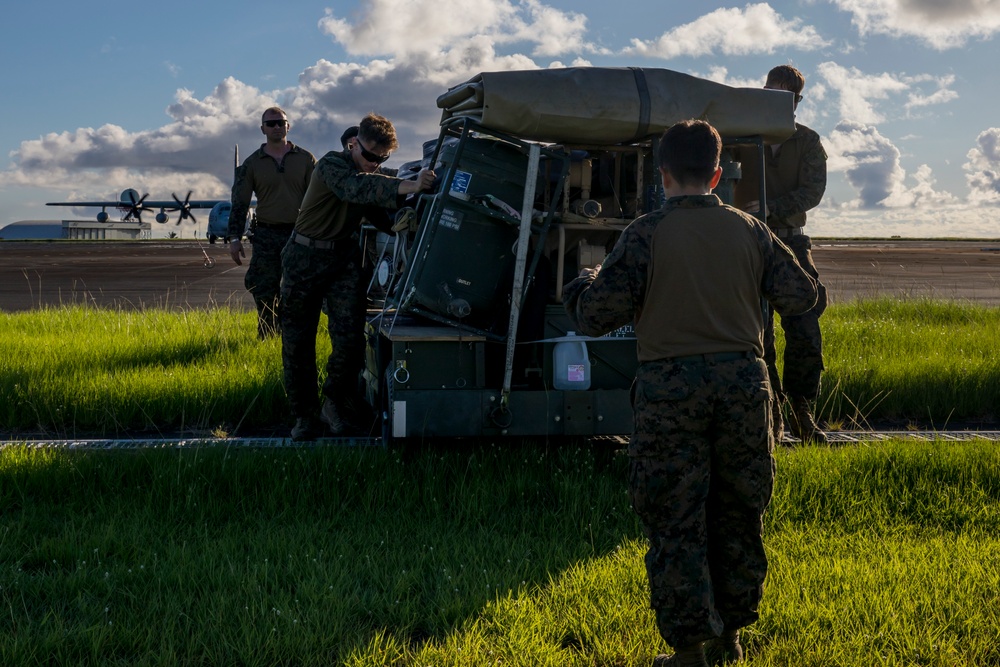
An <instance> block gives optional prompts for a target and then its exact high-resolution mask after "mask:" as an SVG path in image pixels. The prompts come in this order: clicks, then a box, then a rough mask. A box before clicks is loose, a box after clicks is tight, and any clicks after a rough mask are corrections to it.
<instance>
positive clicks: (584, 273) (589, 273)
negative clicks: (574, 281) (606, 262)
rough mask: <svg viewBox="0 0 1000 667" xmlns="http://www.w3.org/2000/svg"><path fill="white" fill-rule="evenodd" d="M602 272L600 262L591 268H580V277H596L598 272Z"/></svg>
mask: <svg viewBox="0 0 1000 667" xmlns="http://www.w3.org/2000/svg"><path fill="white" fill-rule="evenodd" d="M600 272H601V265H600V264H598V265H597V266H595V267H594V268H592V269H589V268H583V269H580V277H581V278H596V277H597V274H598V273H600Z"/></svg>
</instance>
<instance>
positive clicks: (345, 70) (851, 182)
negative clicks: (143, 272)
mask: <svg viewBox="0 0 1000 667" xmlns="http://www.w3.org/2000/svg"><path fill="white" fill-rule="evenodd" d="M998 31H1000V0H948V1H945V0H798V1H796V0H772V1H770V2H751V3H746V4H739V3H713V2H699V3H696V2H676V1H674V0H667V1H664V0H641V1H632V0H616V1H614V2H610V1H598V0H358V1H353V0H337V1H336V2H330V1H329V0H328V1H326V2H313V1H312V0H297V1H296V2H287V3H285V2H274V1H272V2H260V1H258V0H244V2H241V3H239V4H238V5H237V4H235V3H213V2H204V1H201V2H193V1H191V0H175V1H173V2H170V3H137V2H123V1H118V0H93V2H88V3H80V2H72V3H71V2H66V1H65V0H34V1H33V2H22V3H14V4H12V5H11V6H10V7H6V8H5V9H4V20H3V22H2V23H0V56H2V57H3V62H4V64H5V67H4V69H3V74H2V75H0V82H2V85H0V89H2V93H3V100H4V101H5V104H4V106H5V110H6V113H5V115H6V118H4V122H3V124H2V130H0V154H2V156H3V157H5V158H6V159H3V160H0V227H2V226H3V225H5V224H8V223H10V222H14V221H17V220H34V219H58V218H76V219H81V218H82V219H88V218H90V217H92V216H95V215H96V213H97V211H96V210H95V209H79V210H77V209H57V208H52V207H47V206H45V203H46V202H51V201H71V200H80V201H82V200H92V199H100V200H103V199H110V200H113V199H117V198H118V195H119V193H120V192H121V191H122V190H124V189H125V188H127V187H133V188H135V189H136V190H138V191H139V192H140V193H146V192H148V193H150V199H151V200H153V199H170V195H171V193H177V194H178V196H180V197H182V198H183V196H184V195H185V194H186V193H187V192H188V191H189V190H190V191H193V195H192V198H194V199H213V198H219V199H228V197H229V191H230V187H231V185H232V168H233V151H234V147H236V146H238V147H239V151H240V155H241V156H242V157H245V156H246V155H248V154H249V153H250V152H251V151H253V150H254V149H256V148H257V146H259V145H260V143H262V142H263V136H262V135H261V133H260V129H259V126H260V114H261V112H262V111H263V109H265V108H266V107H268V106H271V105H272V104H279V105H280V106H281V107H283V108H284V109H285V110H286V111H287V113H288V116H289V118H290V120H291V124H292V125H291V131H290V133H289V139H291V140H292V141H293V142H295V143H297V144H299V145H302V146H303V147H305V148H307V149H309V150H310V151H312V152H313V153H314V154H315V155H316V156H317V157H319V156H321V155H322V154H323V153H325V152H327V151H328V150H332V149H335V148H339V136H340V133H341V132H342V131H343V129H345V128H346V127H348V126H350V125H354V124H356V123H357V121H358V120H360V118H361V117H362V116H364V115H365V114H366V113H368V112H370V111H374V112H376V113H379V114H382V115H384V116H386V117H388V118H389V119H390V120H392V121H393V123H394V125H395V126H396V129H397V132H398V135H399V139H400V148H399V150H398V151H397V152H396V153H395V154H394V156H393V159H392V160H391V161H390V162H389V164H390V165H393V164H400V163H403V162H406V161H408V160H412V159H415V158H417V157H419V155H420V152H421V145H422V143H423V142H424V141H426V140H428V139H433V138H435V137H436V136H437V133H438V125H439V122H440V119H441V115H440V110H439V109H438V108H437V106H436V104H435V102H436V99H437V97H438V96H439V95H441V94H442V93H444V92H445V91H447V90H448V89H449V88H450V87H452V86H454V85H457V84H459V83H462V82H463V81H466V80H467V79H469V78H471V77H472V76H474V75H475V74H477V73H479V72H484V71H496V70H510V69H535V68H549V67H571V66H573V67H575V66H595V67H649V68H664V69H670V70H675V71H678V72H684V73H687V74H692V75H694V76H698V77H702V78H706V79H710V80H713V81H718V82H721V83H725V84H728V85H733V86H751V87H759V86H762V85H763V83H764V78H765V76H766V74H767V71H768V70H769V69H770V68H771V67H773V66H774V65H778V64H786V63H787V64H791V65H794V66H795V67H797V68H798V69H799V70H801V71H802V73H803V74H804V75H805V77H806V88H805V90H804V91H803V95H804V99H803V101H802V103H801V104H800V105H799V108H798V112H797V121H798V122H800V123H803V124H805V125H808V126H809V127H812V128H813V129H815V130H816V131H817V132H819V133H820V136H821V137H822V140H823V143H824V146H825V148H826V151H827V153H828V155H829V161H828V165H829V178H828V186H827V191H826V195H825V197H824V200H823V203H822V204H821V205H820V206H819V207H817V208H816V209H814V210H813V211H812V212H811V213H810V218H809V222H808V229H809V233H810V234H812V235H813V236H836V237H889V236H902V237H960V238H991V239H992V238H1000V231H998V229H997V224H996V223H997V213H998V211H1000V208H998V205H1000V116H998V115H997V109H1000V86H998V85H997V79H998V75H997V73H996V72H995V70H993V69H992V68H993V67H996V66H997V63H1000V57H998V55H1000V50H998V45H997V41H996V40H995V39H994V37H995V35H996V33H997V32H998ZM202 217H204V218H206V220H204V221H202V220H201V218H199V220H200V223H201V224H202V225H203V224H204V223H205V222H207V214H205V215H204V216H202ZM153 227H154V236H164V235H166V233H167V232H169V231H177V230H178V229H179V228H177V227H175V226H174V224H173V222H172V221H171V222H169V223H168V224H167V225H158V224H157V223H155V222H154V223H153ZM180 229H181V231H182V235H184V236H192V235H194V233H195V232H196V231H198V232H201V230H200V229H195V228H194V227H193V226H192V224H191V223H190V222H185V223H184V227H183V228H180Z"/></svg>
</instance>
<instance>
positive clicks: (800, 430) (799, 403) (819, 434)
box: [790, 396, 827, 444]
mask: <svg viewBox="0 0 1000 667" xmlns="http://www.w3.org/2000/svg"><path fill="white" fill-rule="evenodd" d="M791 403H792V419H791V423H790V426H791V429H792V434H793V435H795V437H796V438H798V439H799V440H801V441H802V442H815V443H820V444H824V443H826V441H827V439H826V433H823V431H821V430H820V428H819V426H816V420H815V419H813V414H812V406H811V405H810V404H809V400H808V399H805V398H800V397H797V396H796V397H792V399H791Z"/></svg>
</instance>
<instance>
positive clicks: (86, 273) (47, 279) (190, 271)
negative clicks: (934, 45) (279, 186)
mask: <svg viewBox="0 0 1000 667" xmlns="http://www.w3.org/2000/svg"><path fill="white" fill-rule="evenodd" d="M250 252H252V250H251V249H250V248H249V247H248V257H247V259H246V260H244V263H243V266H236V265H235V264H234V263H233V261H232V259H231V258H230V257H229V252H228V248H227V247H226V246H224V245H221V244H217V245H209V244H208V243H202V244H199V243H196V242H192V241H166V240H161V241H137V242H131V241H119V242H88V241H40V242H24V241H17V242H15V241H4V242H0V310H2V311H22V310H30V309H33V308H39V307H43V306H58V305H61V304H73V303H88V304H92V305H95V306H100V307H110V308H149V307H158V308H178V309H182V308H203V307H212V306H216V305H220V304H226V305H231V306H233V307H237V308H241V309H247V310H249V309H252V308H253V300H252V299H251V298H250V296H249V295H248V294H247V292H246V289H245V288H244V286H243V277H244V275H245V274H246V268H247V264H248V262H249V253H250ZM813 257H814V259H815V261H816V264H817V266H818V267H819V272H820V277H821V279H822V280H823V282H824V284H825V285H826V286H827V289H828V291H829V293H830V298H831V301H832V302H843V301H847V300H850V299H854V298H858V297H874V296H878V295H892V296H897V297H902V298H921V297H933V298H937V299H955V300H964V301H970V302H975V303H980V304H987V305H1000V241H998V242H984V241H910V240H892V241H826V240H814V241H813ZM206 259H208V260H214V265H213V266H211V267H208V266H206V264H207V263H209V262H206Z"/></svg>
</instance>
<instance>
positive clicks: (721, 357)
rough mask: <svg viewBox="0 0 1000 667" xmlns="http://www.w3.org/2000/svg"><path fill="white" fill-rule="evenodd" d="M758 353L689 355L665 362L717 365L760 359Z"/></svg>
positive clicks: (669, 358)
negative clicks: (726, 362)
mask: <svg viewBox="0 0 1000 667" xmlns="http://www.w3.org/2000/svg"><path fill="white" fill-rule="evenodd" d="M758 358H759V357H758V356H757V353H756V352H754V351H752V350H747V351H745V352H715V353H712V354H688V355H685V356H683V357H668V358H667V359H664V360H663V361H666V362H669V363H672V364H716V363H719V362H722V361H736V360H738V359H758Z"/></svg>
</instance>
